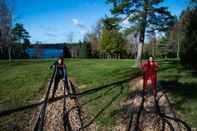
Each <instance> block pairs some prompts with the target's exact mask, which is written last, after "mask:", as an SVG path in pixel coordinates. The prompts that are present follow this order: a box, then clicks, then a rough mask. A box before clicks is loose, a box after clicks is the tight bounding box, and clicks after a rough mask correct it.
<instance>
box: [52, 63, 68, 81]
mask: <svg viewBox="0 0 197 131" xmlns="http://www.w3.org/2000/svg"><path fill="white" fill-rule="evenodd" d="M51 68H55V69H56V77H59V78H63V79H66V77H67V75H66V74H67V72H66V65H65V64H63V65H61V64H58V62H55V63H54V64H53V65H51Z"/></svg>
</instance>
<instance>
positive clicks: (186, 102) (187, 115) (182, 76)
mask: <svg viewBox="0 0 197 131" xmlns="http://www.w3.org/2000/svg"><path fill="white" fill-rule="evenodd" d="M160 66H161V71H160V75H159V80H160V82H161V85H162V86H163V87H164V88H165V87H168V88H167V90H168V92H169V94H170V98H171V100H172V102H173V104H174V105H175V107H176V110H177V111H178V113H180V114H181V115H182V117H183V119H185V120H186V121H187V122H189V124H191V125H192V126H193V127H197V119H196V118H197V95H196V92H197V75H196V74H195V73H193V72H192V71H191V70H187V69H185V68H184V67H183V66H182V65H181V64H180V62H179V61H177V60H166V61H161V62H160Z"/></svg>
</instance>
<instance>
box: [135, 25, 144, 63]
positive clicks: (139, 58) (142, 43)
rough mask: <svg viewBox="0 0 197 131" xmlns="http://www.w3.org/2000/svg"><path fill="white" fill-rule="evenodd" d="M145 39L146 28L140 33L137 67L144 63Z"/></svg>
mask: <svg viewBox="0 0 197 131" xmlns="http://www.w3.org/2000/svg"><path fill="white" fill-rule="evenodd" d="M144 37H145V28H143V29H142V30H141V32H140V38H139V39H140V40H139V44H138V50H137V59H136V66H139V65H140V64H141V63H142V56H143V49H144Z"/></svg>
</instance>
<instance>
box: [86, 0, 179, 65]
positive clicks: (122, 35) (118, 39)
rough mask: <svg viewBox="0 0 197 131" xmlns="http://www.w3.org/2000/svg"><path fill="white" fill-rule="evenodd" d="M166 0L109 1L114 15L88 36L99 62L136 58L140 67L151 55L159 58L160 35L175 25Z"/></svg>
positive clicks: (93, 53) (101, 21)
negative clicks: (111, 59) (164, 1)
mask: <svg viewBox="0 0 197 131" xmlns="http://www.w3.org/2000/svg"><path fill="white" fill-rule="evenodd" d="M162 2H163V1H162V0H157V1H155V0H141V1H138V0H136V1H134V0H127V1H120V0H107V3H108V4H110V5H111V7H112V8H111V10H110V11H111V15H109V16H106V17H105V18H103V19H101V20H100V21H99V22H98V23H97V25H96V27H95V28H94V29H93V31H92V32H89V33H88V34H87V35H86V36H85V42H86V43H89V45H90V48H91V51H90V52H91V55H92V56H95V57H99V58H136V59H137V64H139V63H140V62H141V60H142V59H143V58H146V57H147V56H148V55H150V54H151V55H154V56H155V57H159V56H161V57H166V56H167V57H168V56H169V55H165V56H163V55H164V54H162V55H159V54H160V53H158V51H159V50H158V49H156V48H158V47H159V45H158V44H159V41H160V40H159V39H160V38H158V36H157V35H158V34H159V33H161V34H162V33H164V34H165V33H166V32H167V31H168V30H169V29H170V28H172V27H173V25H174V23H175V19H176V17H175V16H172V15H171V13H170V12H169V11H168V9H167V8H166V7H163V6H161V3H162Z"/></svg>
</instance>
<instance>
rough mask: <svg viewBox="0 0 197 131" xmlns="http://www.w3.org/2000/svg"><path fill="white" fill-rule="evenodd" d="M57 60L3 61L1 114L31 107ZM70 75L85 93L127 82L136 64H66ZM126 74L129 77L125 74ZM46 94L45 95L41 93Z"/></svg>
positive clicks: (94, 61)
mask: <svg viewBox="0 0 197 131" xmlns="http://www.w3.org/2000/svg"><path fill="white" fill-rule="evenodd" d="M53 61H54V60H15V61H13V62H12V63H10V64H9V63H8V62H7V61H5V60H1V61H0V76H1V77H0V83H1V84H0V111H3V110H7V109H12V108H16V107H18V106H22V105H25V104H28V103H31V102H32V101H33V100H35V98H39V97H38V96H39V95H40V92H41V91H43V89H44V87H46V83H47V81H48V79H49V77H50V74H51V72H52V71H51V70H50V69H49V66H50V65H51V64H52V63H53ZM65 63H66V64H67V66H68V74H69V76H70V77H72V78H73V79H74V80H75V82H76V84H77V86H78V87H79V88H81V89H87V88H88V87H91V88H93V87H98V86H101V85H104V84H107V83H110V82H113V81H117V80H121V79H124V78H126V77H129V76H127V75H128V71H129V70H130V67H131V66H132V60H109V61H108V60H94V59H92V60H87V59H80V60H79V59H74V60H69V59H67V60H65ZM125 72H126V73H125ZM41 93H42V92H41Z"/></svg>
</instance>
